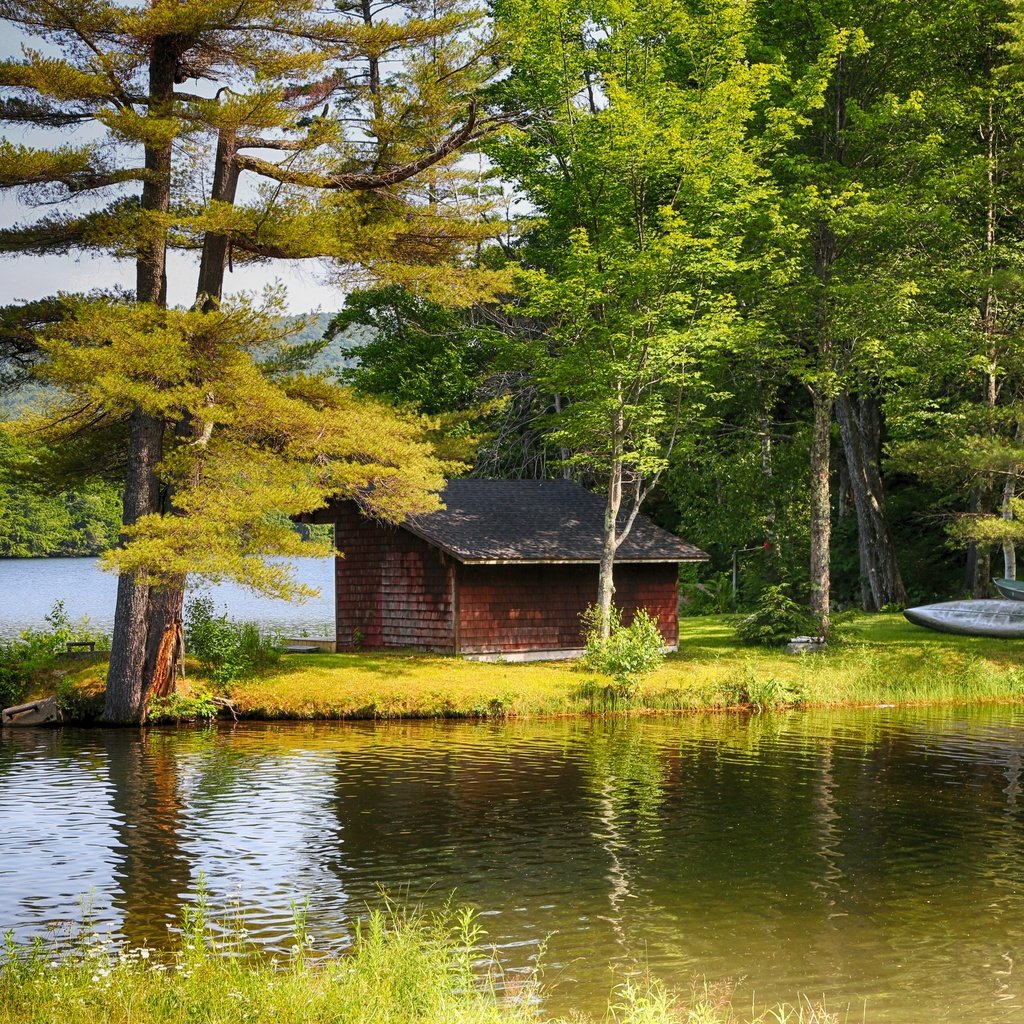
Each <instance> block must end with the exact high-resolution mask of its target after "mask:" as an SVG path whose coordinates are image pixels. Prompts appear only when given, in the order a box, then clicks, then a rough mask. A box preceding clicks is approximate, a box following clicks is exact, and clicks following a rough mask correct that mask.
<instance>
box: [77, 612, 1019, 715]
mask: <svg viewBox="0 0 1024 1024" xmlns="http://www.w3.org/2000/svg"><path fill="white" fill-rule="evenodd" d="M734 623H735V619H734V618H733V617H730V616H708V617H701V618H684V619H683V620H682V622H681V629H680V645H679V653H678V654H673V655H671V656H669V657H668V658H667V659H666V660H665V662H664V664H663V665H662V666H661V667H660V668H659V669H658V670H657V671H655V672H654V673H652V674H651V675H650V676H648V677H647V678H645V679H644V680H643V681H642V682H641V684H640V686H639V688H638V690H637V691H636V692H635V693H634V694H633V695H631V697H630V698H629V699H624V698H623V696H622V695H621V694H618V693H616V692H615V691H614V688H613V687H612V685H611V681H610V680H609V679H605V678H602V677H599V676H597V675H596V674H595V673H593V672H589V671H587V670H585V669H584V668H582V667H580V666H579V665H577V664H574V663H572V662H534V663H527V664H520V663H503V662H497V663H479V662H472V661H464V660H462V659H461V658H454V657H445V656H441V655H428V654H414V653H404V652H388V653H379V652H373V653H369V652H363V653H353V654H335V655H331V654H312V655H286V656H285V657H284V658H282V659H281V661H280V663H279V664H278V665H277V666H276V667H275V668H273V669H272V670H270V671H268V672H266V673H265V674H263V675H261V676H259V677H258V678H255V679H251V680H247V681H245V682H240V683H236V684H234V685H233V686H232V687H231V689H230V691H229V692H227V693H226V694H225V696H227V697H229V698H230V700H231V701H232V702H233V704H234V706H235V708H236V710H237V712H238V714H239V715H240V716H243V717H249V718H300V719H315V718H400V717H409V718H425V717H453V718H457V717H502V716H513V715H563V714H581V713H582V714H586V713H607V712H610V711H615V712H618V711H631V712H645V711H646V712H655V711H678V710H716V709H726V708H733V707H744V706H747V707H749V706H752V705H753V706H758V707H792V706H811V707H830V706H844V705H871V704H914V703H937V702H938V703H953V702H978V701H1014V700H1020V699H1024V641H1010V640H996V639H987V638H980V637H957V636H948V635H944V634H941V633H933V632H930V631H928V630H925V629H921V628H919V627H916V626H912V625H911V624H910V623H908V622H907V621H906V620H905V619H904V618H903V617H902V616H901V615H898V614H894V615H860V616H856V617H854V618H852V619H850V620H848V621H847V622H845V623H843V625H842V628H841V642H839V643H837V644H835V645H834V646H832V647H831V648H830V649H829V650H828V651H825V652H823V653H821V654H805V655H788V654H785V653H783V651H781V650H779V649H769V648H755V647H744V646H742V645H741V644H739V643H738V642H737V641H736V639H735V635H734V633H733V626H734ZM102 671H103V669H102V666H99V665H94V666H91V667H90V668H88V669H83V670H81V671H79V672H77V673H76V674H75V676H74V685H75V688H76V689H84V690H92V691H93V692H95V691H96V688H97V687H99V686H101V685H102V683H101V678H102ZM188 682H189V684H190V685H192V686H193V687H196V688H198V689H202V688H204V687H205V686H206V681H205V680H204V679H203V677H202V675H201V674H199V673H198V672H197V670H196V668H195V667H194V666H192V665H190V666H189V668H188Z"/></svg>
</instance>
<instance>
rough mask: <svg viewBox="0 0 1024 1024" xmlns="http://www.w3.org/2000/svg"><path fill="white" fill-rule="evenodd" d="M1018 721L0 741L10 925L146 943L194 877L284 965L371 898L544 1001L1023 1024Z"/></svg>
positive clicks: (0, 816)
mask: <svg viewBox="0 0 1024 1024" xmlns="http://www.w3.org/2000/svg"><path fill="white" fill-rule="evenodd" d="M1022 729H1024V708H1019V707H999V708H995V707H988V708H973V709H969V710H962V709H949V708H945V709H935V710H929V709H914V710H898V709H887V710H886V709H879V710H872V711H844V712H841V713H838V712H837V713H789V714H783V715H764V716H753V717H743V716H733V715H717V716H707V717H697V716H694V717H661V718H654V719H636V720H626V719H615V720H558V721H529V722H513V723H507V724H496V723H483V724H469V723H429V722H426V723H416V722H410V723H391V724H369V723H367V724H333V725H329V724H267V725H238V726H234V727H228V726H219V727H217V728H212V729H209V730H198V731H193V730H184V729H183V730H181V731H163V730H149V731H148V732H145V733H140V732H137V731H130V730H118V731H115V730H99V729H95V730H76V729H70V728H65V729H58V730H54V731H43V730H23V731H17V730H8V731H7V732H6V733H5V734H4V735H3V737H2V739H0V808H2V810H0V821H2V822H3V828H2V829H0V879H2V882H0V928H6V927H11V928H13V929H14V932H15V934H16V935H17V936H18V937H19V938H21V939H28V938H31V937H33V936H44V937H47V936H50V935H53V934H54V932H53V929H58V928H59V926H60V923H61V922H67V921H75V920H81V915H82V909H81V903H80V901H81V899H82V898H83V897H86V898H87V899H88V901H89V902H90V903H91V907H92V910H91V914H92V918H93V920H94V922H95V924H96V926H98V927H99V928H100V929H101V930H104V929H110V930H112V932H113V933H114V934H115V935H116V936H119V937H121V938H124V939H127V940H129V941H131V942H132V943H143V942H148V943H149V944H150V945H161V944H163V943H166V942H167V941H168V927H169V926H173V925H174V923H175V922H176V921H177V920H178V918H179V915H180V912H181V908H182V906H183V904H184V903H185V902H186V901H188V900H189V899H192V898H194V894H195V891H196V887H197V884H198V880H199V876H200V873H202V874H203V876H204V877H205V883H206V886H207V888H208V890H209V893H210V899H211V901H212V903H213V905H214V907H215V908H216V912H217V913H218V914H221V915H233V914H235V913H237V912H238V911H239V910H240V911H241V912H242V913H244V915H245V919H246V921H247V927H248V929H249V931H250V933H251V934H252V936H253V938H254V939H255V940H256V941H258V942H260V943H263V944H264V945H265V946H266V947H268V948H271V949H278V948H284V947H287V945H288V943H289V932H290V928H291V922H292V906H293V903H294V902H295V901H300V902H301V901H302V900H304V899H307V898H308V900H309V911H308V916H309V929H310V931H311V933H312V934H313V935H314V936H315V946H316V948H317V949H318V950H322V951H331V950H337V949H341V948H343V947H344V946H345V944H346V942H347V941H348V939H349V936H350V935H351V933H352V926H353V920H354V919H355V918H357V917H358V916H359V915H361V914H363V913H364V912H365V909H366V907H367V906H368V905H369V906H379V905H380V897H379V890H380V887H383V888H385V889H386V890H387V891H389V892H390V893H392V894H394V895H397V896H398V897H399V898H400V899H403V900H411V901H420V902H422V903H424V904H426V905H427V906H428V907H429V906H437V905H440V904H441V903H443V902H444V901H445V900H446V899H447V898H448V897H449V896H450V894H451V893H453V892H454V893H455V898H456V901H457V902H466V903H469V904H471V905H473V906H474V907H476V908H477V909H478V910H479V912H480V913H481V914H482V915H483V916H482V921H483V924H484V926H485V928H486V930H487V933H488V940H489V941H490V942H493V943H494V944H495V946H496V948H497V951H498V955H499V958H500V959H501V961H502V962H503V963H504V964H505V965H506V968H507V969H508V970H512V971H515V970H523V969H529V968H530V967H531V966H532V965H533V964H534V963H535V960H536V957H537V956H538V955H539V954H540V953H541V951H542V950H543V961H544V963H545V965H546V973H545V979H546V983H547V985H548V986H549V989H550V992H549V995H548V997H547V999H548V1008H549V1009H551V1010H552V1011H558V1012H562V1011H564V1010H565V1009H567V1008H568V1007H570V1006H579V1007H582V1008H583V1009H585V1010H589V1011H591V1012H594V1011H597V1010H598V1009H599V1008H601V1007H603V1006H604V1005H605V1003H606V1000H607V997H608V995H609V992H610V989H611V987H612V986H613V984H614V983H615V981H616V979H621V978H622V977H623V976H624V975H625V974H629V973H636V972H638V971H642V970H645V969H648V968H649V969H650V970H651V971H652V972H654V973H655V974H656V975H658V976H660V977H662V978H664V979H665V980H666V981H668V982H669V983H671V984H673V985H677V986H680V987H682V988H684V989H685V988H686V987H687V986H688V984H689V981H690V979H691V978H692V977H693V976H694V975H697V974H703V975H706V976H708V977H709V978H710V979H713V980H716V981H717V980H721V979H725V978H730V979H732V983H733V986H734V993H735V994H734V998H735V1002H736V1005H737V1006H740V1007H743V1006H747V1007H749V1006H751V1004H752V1002H756V1003H757V1004H759V1005H760V1004H763V1003H769V1002H774V1001H776V1000H781V999H790V1000H792V999H795V998H796V997H797V996H798V994H800V993H806V994H808V995H809V996H811V997H819V996H820V995H822V994H825V995H827V996H828V997H829V1000H830V1003H831V1004H832V1005H833V1006H835V1007H846V1006H848V1007H850V1010H849V1017H848V1018H847V1017H843V1019H844V1020H846V1019H848V1020H850V1021H858V1022H859V1021H861V1020H862V1019H864V1020H867V1021H872V1022H886V1024H937V1022H951V1024H952V1022H960V1021H970V1022H972V1024H996V1022H1011V1021H1013V1022H1019V1021H1021V1020H1024V991H1022V989H1024V978H1022V977H1021V975H1020V971H1021V967H1020V966H1019V962H1020V960H1021V957H1022V955H1024V820H1022V784H1024V775H1022V745H1021V740H1022Z"/></svg>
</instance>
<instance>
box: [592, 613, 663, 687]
mask: <svg viewBox="0 0 1024 1024" xmlns="http://www.w3.org/2000/svg"><path fill="white" fill-rule="evenodd" d="M583 623H584V627H585V629H586V634H585V636H586V647H587V650H586V654H584V656H583V665H584V666H585V667H586V668H589V669H591V670H593V671H594V672H600V673H602V674H603V675H606V676H611V677H612V679H613V680H614V682H615V688H616V691H617V693H618V695H619V696H623V697H630V696H632V695H633V693H634V692H635V691H636V687H637V684H638V682H639V678H640V677H641V676H644V675H647V674H648V673H649V672H653V671H654V669H656V668H657V667H658V666H659V665H660V664H661V663H662V661H664V659H665V655H664V653H663V648H664V646H665V638H664V637H663V636H662V635H661V630H660V629H658V623H657V622H655V620H654V619H653V618H652V617H651V615H650V614H649V613H648V611H647V610H646V609H645V608H641V609H640V610H639V611H637V613H636V614H635V615H634V616H633V621H632V622H631V623H630V624H629V625H628V626H624V625H622V612H621V611H620V610H619V609H618V608H615V607H613V608H612V610H611V634H610V636H609V637H608V639H607V640H604V639H603V638H602V637H601V618H600V611H599V609H597V608H595V607H591V608H588V609H587V611H586V612H585V613H584V616H583Z"/></svg>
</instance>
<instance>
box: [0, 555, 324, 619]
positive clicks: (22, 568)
mask: <svg viewBox="0 0 1024 1024" xmlns="http://www.w3.org/2000/svg"><path fill="white" fill-rule="evenodd" d="M294 564H295V575H296V578H297V579H298V580H300V581H301V582H303V583H305V584H307V585H308V586H310V587H316V588H317V589H319V590H320V597H319V598H317V599H314V600H311V601H307V602H305V603H304V604H300V605H293V604H288V603H287V602H286V601H272V600H269V599H268V598H264V597H258V596H257V595H255V594H253V593H251V592H249V591H247V590H244V589H243V588H242V587H238V586H235V585H233V584H224V585H223V586H219V587H212V588H209V589H207V590H205V591H203V592H204V593H207V594H209V595H210V596H211V597H212V598H213V600H214V604H215V606H216V610H217V611H218V612H221V611H224V610H227V612H228V614H229V615H230V616H231V617H232V618H235V619H240V620H243V621H255V622H259V623H261V624H263V625H264V626H266V627H267V628H268V629H275V630H281V631H283V632H292V631H299V630H303V629H305V630H307V631H308V632H309V633H311V634H313V633H321V632H324V631H326V632H327V634H328V635H333V633H334V627H333V625H332V623H333V621H334V606H333V602H334V579H333V566H334V562H333V560H332V559H330V558H326V559H325V558H299V559H295V561H294ZM116 595H117V577H116V576H113V575H111V574H110V573H108V572H103V571H102V570H101V569H100V568H99V567H98V564H97V561H96V559H95V558H8V559H0V639H10V638H12V637H16V636H17V635H18V634H19V633H20V632H21V631H22V630H23V629H26V628H28V627H39V626H43V625H45V621H44V620H45V617H46V614H47V612H49V611H50V609H51V608H52V607H53V605H54V602H55V601H63V602H64V607H65V610H66V611H67V613H68V616H69V617H70V618H71V619H72V620H74V621H77V620H78V619H80V618H82V617H83V616H87V617H88V618H89V620H90V622H91V623H92V624H93V625H94V626H95V627H96V628H98V629H101V630H103V631H105V632H108V633H109V632H110V630H111V629H112V627H113V623H114V599H115V597H116Z"/></svg>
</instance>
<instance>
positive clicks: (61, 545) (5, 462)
mask: <svg viewBox="0 0 1024 1024" xmlns="http://www.w3.org/2000/svg"><path fill="white" fill-rule="evenodd" d="M37 454H38V453H37V452H34V451H33V450H32V447H31V446H29V445H27V444H24V443H21V442H19V441H18V440H17V439H15V438H13V437H11V436H10V435H9V434H8V433H7V432H6V431H5V430H4V429H3V428H2V427H0V558H40V557H46V556H51V555H54V556H76V555H98V554H101V553H102V552H103V551H106V550H108V549H109V548H111V547H113V546H114V544H115V543H116V542H117V536H118V533H119V531H120V529H121V495H120V490H119V489H118V488H117V487H116V486H114V485H113V484H110V483H108V482H106V481H104V480H99V479H97V480H92V481H89V482H86V483H84V484H82V485H80V486H78V487H76V488H73V489H64V488H63V487H60V485H58V487H60V489H59V490H57V493H54V491H55V487H54V484H53V481H52V479H51V478H50V475H49V473H48V472H46V471H45V469H41V468H40V466H39V461H38V458H37Z"/></svg>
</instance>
